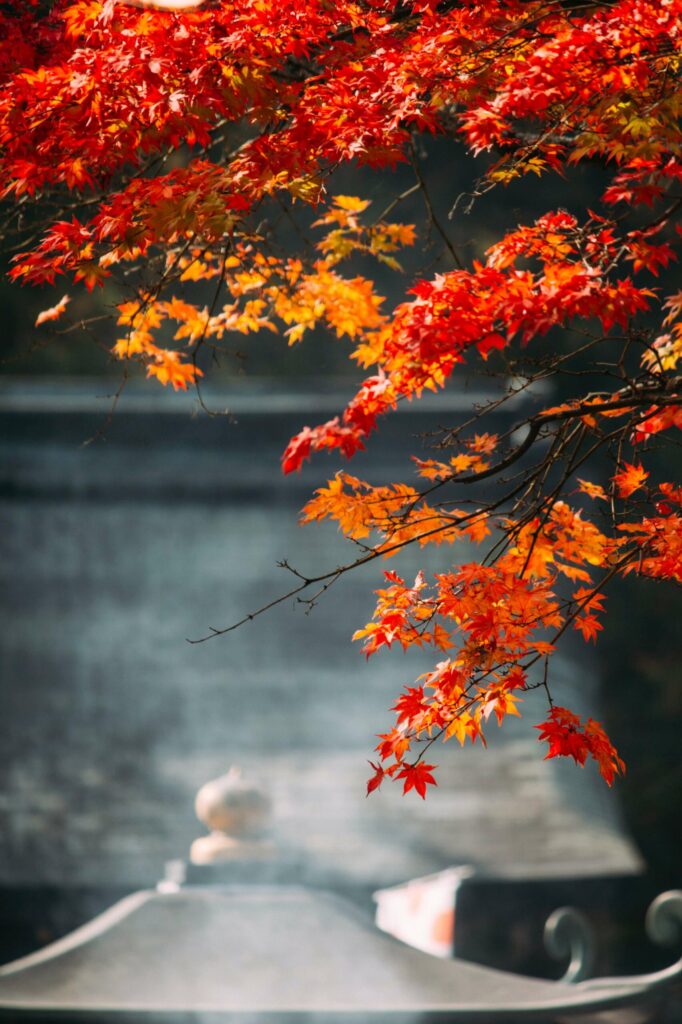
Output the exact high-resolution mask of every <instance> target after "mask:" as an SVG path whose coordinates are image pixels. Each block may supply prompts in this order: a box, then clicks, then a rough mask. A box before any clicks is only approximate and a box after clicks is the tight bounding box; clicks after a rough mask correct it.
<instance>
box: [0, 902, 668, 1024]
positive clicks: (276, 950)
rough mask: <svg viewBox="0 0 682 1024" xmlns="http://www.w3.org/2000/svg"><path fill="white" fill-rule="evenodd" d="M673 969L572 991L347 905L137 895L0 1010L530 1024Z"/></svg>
mask: <svg viewBox="0 0 682 1024" xmlns="http://www.w3.org/2000/svg"><path fill="white" fill-rule="evenodd" d="M675 977H679V969H678V967H675V968H670V969H668V970H667V971H662V972H659V973H658V974H655V975H643V976H641V977H638V978H609V979H599V980H596V981H591V982H583V983H581V984H578V985H568V984H564V983H562V982H551V981H540V980H537V979H534V978H527V977H520V976H517V975H513V974H507V973H504V972H501V971H496V970H492V969H490V968H486V967H480V966H477V965H474V964H470V963H466V962H464V961H457V960H453V961H446V960H441V959H437V958H435V957H431V956H428V955H427V954H425V953H421V952H419V951H418V950H415V949H413V948H410V947H408V946H405V945H403V944H402V943H400V942H398V941H396V940H395V939H392V938H391V937H389V936H387V935H385V934H383V933H382V932H380V931H379V930H378V929H376V928H375V927H374V926H373V924H372V923H371V921H370V920H369V918H365V917H364V915H363V914H362V913H361V912H360V911H359V910H358V909H356V908H355V907H354V906H353V905H352V904H349V903H348V902H346V901H345V900H343V899H341V898H339V897H337V896H334V895H331V894H328V893H324V892H321V891H315V890H311V889H304V888H297V887H282V886H224V887H203V888H202V887H188V888H179V889H178V890H177V891H176V892H158V891H156V892H155V891H142V892H138V893H135V894H133V895H132V896H129V897H127V898H125V899H123V900H121V901H120V902H119V903H117V904H116V905H114V906H113V907H112V908H111V909H109V910H108V911H106V912H105V913H104V914H102V915H100V916H99V917H97V918H95V919H94V920H93V921H91V922H90V923H89V924H87V925H85V926H84V927H82V928H79V929H78V930H76V931H75V932H73V933H72V934H71V935H69V936H67V937H66V938H64V939H61V940H59V941H57V942H54V943H52V944H51V945H50V946H47V947H46V948H45V949H43V950H41V951H40V952H38V953H34V954H32V955H31V956H28V957H25V958H23V959H22V960H18V961H16V962H14V963H12V964H9V965H7V966H5V967H3V968H0V1013H1V1014H2V1015H5V1016H7V1015H9V1016H11V1018H12V1019H13V1020H16V1019H19V1018H23V1017H25V1016H35V1015H39V1014H41V1013H45V1012H46V1011H50V1012H55V1011H56V1012H60V1011H61V1012H62V1013H69V1014H78V1015H79V1019H80V1016H81V1015H85V1017H86V1018H88V1017H90V1016H91V1017H92V1018H93V1019H97V1020H102V1019H104V1017H105V1016H109V1015H113V1016H119V1015H121V1016H124V1015H126V1014H138V1013H143V1014H158V1015H160V1016H161V1017H162V1018H163V1019H165V1018H166V1016H168V1017H169V1018H170V1017H172V1016H173V1015H175V1014H187V1013H190V1014H202V1013H207V1014H229V1015H231V1014H239V1015H244V1014H258V1016H259V1018H262V1017H263V1016H270V1015H275V1014H277V1015H281V1014H283V1013H297V1014H302V1015H304V1016H305V1015H312V1014H320V1013H322V1014H343V1015H349V1014H351V1015H352V1014H363V1015H366V1014H367V1013H370V1014H371V1013H378V1012H384V1013H392V1014H401V1013H419V1014H437V1015H441V1014H447V1015H448V1016H449V1017H450V1018H452V1019H467V1020H469V1019H482V1018H485V1019H486V1020H498V1019H499V1020H510V1019H521V1020H524V1021H525V1020H529V1019H533V1018H534V1017H542V1016H545V1017H546V1016H547V1015H548V1014H551V1013H553V1012H558V1011H561V1013H562V1015H563V1016H571V1015H577V1016H580V1015H581V1014H582V1013H588V1012H591V1011H594V1010H596V1009H599V1008H608V1007H617V1006H621V1005H624V1004H627V1003H633V1002H634V1003H637V1002H642V1001H645V1000H646V999H647V997H648V995H649V993H650V992H651V991H652V989H654V988H657V987H659V986H661V985H663V984H666V983H667V982H669V981H671V980H673V978H675Z"/></svg>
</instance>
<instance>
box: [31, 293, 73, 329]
mask: <svg viewBox="0 0 682 1024" xmlns="http://www.w3.org/2000/svg"><path fill="white" fill-rule="evenodd" d="M69 302H71V296H70V295H62V297H61V299H60V300H59V302H58V303H57V304H56V306H50V308H49V309H44V310H43V311H42V313H38V316H37V317H36V322H35V325H34V326H35V327H40V325H41V324H44V323H47V322H48V320H59V318H60V316H61V315H62V313H63V312H64V310H65V309H66V307H67V305H68V304H69Z"/></svg>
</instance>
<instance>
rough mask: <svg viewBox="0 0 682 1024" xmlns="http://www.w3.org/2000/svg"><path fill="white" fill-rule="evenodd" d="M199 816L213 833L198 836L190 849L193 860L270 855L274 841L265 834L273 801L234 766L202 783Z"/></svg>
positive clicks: (209, 861)
mask: <svg viewBox="0 0 682 1024" xmlns="http://www.w3.org/2000/svg"><path fill="white" fill-rule="evenodd" d="M194 809H195V811H196V815H197V818H198V819H199V821H201V822H203V824H204V825H206V827H207V828H208V829H210V834H209V835H207V836H201V837H200V838H199V839H195V841H194V842H193V843H192V846H191V849H190V860H191V861H192V863H193V864H215V863H218V862H220V861H225V860H236V859H249V858H253V857H264V856H269V855H270V853H271V852H272V846H271V844H270V843H269V842H268V841H267V840H265V839H264V838H263V836H264V832H265V829H266V826H267V823H268V820H269V817H270V801H269V800H268V798H267V796H266V795H265V793H263V792H262V790H260V789H258V787H257V786H255V785H253V783H250V782H247V781H246V780H244V779H243V778H242V773H241V769H240V768H238V767H236V766H233V767H232V768H230V770H229V772H227V774H226V775H221V776H220V777H219V778H217V779H213V780H212V781H211V782H207V783H206V784H205V785H204V786H202V787H201V789H200V790H199V792H198V793H197V795H196V800H195V803H194Z"/></svg>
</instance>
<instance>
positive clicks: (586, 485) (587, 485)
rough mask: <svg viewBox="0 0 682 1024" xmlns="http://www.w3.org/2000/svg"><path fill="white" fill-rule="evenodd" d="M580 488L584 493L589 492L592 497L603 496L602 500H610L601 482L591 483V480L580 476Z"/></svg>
mask: <svg viewBox="0 0 682 1024" xmlns="http://www.w3.org/2000/svg"><path fill="white" fill-rule="evenodd" d="M578 490H579V491H581V492H582V493H583V494H587V495H588V496H589V497H590V498H601V500H602V501H608V496H607V494H606V491H605V490H604V488H603V487H601V486H600V485H599V484H593V483H591V482H590V481H589V480H582V479H581V478H580V477H578Z"/></svg>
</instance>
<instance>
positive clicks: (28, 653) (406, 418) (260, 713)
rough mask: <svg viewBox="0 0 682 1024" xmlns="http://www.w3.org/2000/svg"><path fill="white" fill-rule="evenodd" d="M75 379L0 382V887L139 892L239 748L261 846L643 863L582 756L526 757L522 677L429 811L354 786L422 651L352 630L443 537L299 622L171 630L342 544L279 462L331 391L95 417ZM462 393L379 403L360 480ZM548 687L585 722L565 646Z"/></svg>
mask: <svg viewBox="0 0 682 1024" xmlns="http://www.w3.org/2000/svg"><path fill="white" fill-rule="evenodd" d="M92 387H93V386H92V385H89V384H87V383H86V384H83V385H81V386H80V387H74V386H69V387H68V388H66V387H65V388H64V389H62V391H59V389H57V390H56V391H55V389H54V388H53V386H50V389H49V390H48V392H47V398H42V399H41V396H40V393H38V392H36V387H35V385H34V386H33V389H31V388H29V389H26V388H22V387H21V386H15V387H14V388H11V387H9V386H7V385H5V386H4V388H3V390H2V392H0V426H1V427H2V431H1V434H0V436H1V437H2V443H1V448H0V514H1V515H2V520H3V529H2V531H1V532H0V564H2V566H3V570H2V572H3V576H4V586H3V588H2V598H1V600H2V604H1V606H0V607H1V611H2V616H3V625H4V632H5V642H4V644H3V647H2V653H1V655H0V675H1V679H2V691H1V694H0V718H1V720H2V723H3V727H2V730H3V739H2V745H1V748H0V780H1V785H0V830H1V834H2V840H1V841H0V885H4V886H13V885H20V884H24V885H56V886H65V885H66V886H68V885H93V886H101V885H110V886H118V885H124V886H130V887H131V888H135V887H139V886H142V885H149V884H152V883H153V882H155V881H156V879H158V877H159V876H160V875H161V874H162V872H163V864H164V862H165V861H167V860H170V859H173V858H177V857H183V856H186V854H187V851H188V848H189V845H190V843H191V841H192V839H194V838H195V836H197V835H198V834H200V832H201V827H200V826H199V825H198V823H197V822H196V821H195V819H194V816H193V810H192V803H193V798H194V793H195V792H196V790H197V789H198V787H199V786H200V785H201V784H202V783H203V782H205V781H206V780H207V779H210V778H213V777H215V776H216V775H219V774H221V773H222V772H224V771H226V770H227V768H229V766H230V765H231V764H233V763H238V764H240V765H241V766H242V768H243V769H244V772H245V773H246V774H247V775H249V776H252V777H253V778H254V779H255V780H256V781H258V782H260V783H261V784H262V785H263V786H264V788H265V789H266V790H268V791H269V792H270V793H271V795H272V797H273V805H274V822H273V836H274V838H275V840H276V841H277V842H279V843H280V844H282V845H283V846H284V847H285V848H286V849H288V850H298V851H299V852H300V853H301V854H303V855H305V856H306V857H309V858H310V859H313V860H316V861H319V862H320V863H324V864H325V865H326V866H327V867H328V868H329V870H330V871H331V872H339V873H340V874H342V875H343V876H344V877H346V878H347V879H348V880H349V881H350V882H357V883H359V884H363V885H365V886H369V885H389V884H391V883H394V882H399V881H402V880H404V879H406V878H409V877H412V876H415V875H421V874H426V873H428V872H431V871H435V870H438V869H440V868H443V867H446V866H447V865H449V864H452V863H471V864H473V865H474V866H475V867H477V868H478V869H479V870H480V871H482V872H490V873H501V874H514V873H517V874H519V875H520V876H522V877H525V876H528V874H529V873H530V875H531V876H532V877H536V876H543V875H544V876H547V875H552V874H566V873H568V874H574V875H576V874H577V875H580V874H606V873H619V872H628V871H633V870H636V869H637V868H638V866H639V859H638V855H637V852H636V851H635V850H634V848H633V847H632V845H631V843H630V842H629V840H628V839H627V838H625V837H624V836H623V833H622V831H621V826H620V819H619V814H618V809H617V806H616V802H615V797H614V794H613V793H611V792H609V791H608V790H607V789H606V787H605V786H604V785H603V784H602V783H601V782H600V781H598V780H597V779H596V777H595V773H594V772H593V771H592V770H591V769H586V770H585V771H581V770H579V769H576V768H575V767H574V766H573V765H572V764H565V763H556V762H552V763H550V762H545V761H543V760H542V758H541V754H542V750H541V748H540V747H539V746H538V743H537V740H536V734H535V733H534V731H533V729H532V728H531V725H532V724H533V723H534V722H537V721H538V720H540V719H541V718H542V717H544V706H543V703H542V700H541V699H540V698H539V697H537V695H529V697H528V700H527V701H526V704H525V706H524V719H523V720H522V721H521V722H515V721H514V722H511V723H509V726H505V728H504V729H502V730H500V732H499V734H498V732H497V729H496V727H493V728H492V729H491V731H490V747H489V749H488V751H487V752H483V751H481V750H480V749H473V750H472V749H467V750H465V751H460V750H459V748H455V747H454V745H449V746H448V747H446V748H441V749H438V751H437V752H436V756H435V758H434V760H435V761H436V762H437V763H439V765H440V772H439V787H438V789H437V790H435V791H434V792H432V793H431V794H430V795H429V798H428V800H427V801H426V802H425V803H422V801H421V800H419V799H417V798H415V797H414V794H412V795H410V796H409V797H408V798H405V799H403V798H402V797H401V796H400V793H399V790H398V788H397V787H393V789H390V788H389V787H384V790H382V791H381V792H380V793H378V794H375V795H374V796H373V797H372V798H371V799H370V800H365V797H364V780H365V778H366V775H367V771H368V769H367V764H366V761H367V758H368V757H370V756H372V755H371V751H372V747H373V745H374V743H375V742H376V741H375V739H374V734H375V733H377V732H380V731H384V730H385V729H386V728H387V727H389V726H390V723H391V719H392V716H391V714H390V713H389V711H388V710H387V709H388V708H389V706H390V704H391V703H392V702H393V701H394V699H395V696H396V695H397V693H398V692H399V690H400V688H401V687H402V685H403V684H405V683H411V682H412V681H413V680H414V678H415V677H416V675H418V674H419V673H420V672H422V671H425V670H426V669H427V668H428V667H429V664H430V661H429V659H430V654H429V653H428V652H425V653H424V654H423V655H421V656H419V655H414V656H413V655H410V656H404V655H402V654H401V653H399V652H392V653H390V654H388V655H378V656H377V657H375V658H373V659H371V660H370V661H369V662H366V661H365V659H364V658H363V657H362V655H361V654H360V651H359V649H358V646H357V645H352V644H351V643H350V636H351V634H352V632H353V630H354V629H356V628H357V627H358V625H361V624H364V622H365V621H367V619H368V618H369V617H370V615H371V612H372V608H373V600H372V594H371V591H372V588H373V587H374V586H377V585H380V584H381V571H382V569H383V568H388V567H389V566H393V567H395V568H397V569H399V570H401V571H403V572H404V573H405V575H409V574H410V573H414V572H415V571H416V569H417V568H418V567H419V566H422V567H424V568H425V569H426V570H427V571H428V570H429V569H430V568H433V567H435V566H437V565H440V566H442V564H443V558H447V557H449V554H448V552H446V551H444V549H442V548H441V549H439V551H438V552H431V551H429V550H428V549H427V550H425V551H423V552H409V553H408V554H407V555H406V557H405V558H403V559H402V561H397V562H393V561H391V562H390V563H384V564H383V565H376V564H375V565H372V566H369V567H366V568H364V569H363V570H362V571H361V572H358V573H357V574H354V575H352V576H350V577H347V578H346V579H344V580H343V581H341V582H339V583H338V584H337V585H336V587H335V588H333V589H332V590H331V591H330V592H329V593H328V594H326V595H325V596H324V598H323V599H322V600H321V601H320V603H319V605H318V606H317V607H316V608H315V609H314V611H313V612H312V614H310V615H305V614H304V613H303V609H302V608H301V607H300V606H296V605H295V604H294V603H291V602H290V603H287V604H285V605H283V606H281V607H280V608H278V609H275V610H274V611H273V612H272V613H270V614H269V615H268V616H267V617H264V618H263V619H261V620H260V622H259V624H258V625H254V624H249V625H248V626H245V627H243V628H242V629H240V630H238V631H236V632H235V633H232V634H231V635H230V636H229V637H223V638H220V639H216V640H212V641H210V642H209V643H207V644H204V645H200V646H190V645H189V644H187V643H186V641H185V638H186V637H188V636H189V637H196V636H199V635H201V634H203V633H205V632H206V629H207V627H208V626H209V625H215V626H222V625H225V624H227V623H229V622H231V621H233V620H234V619H236V618H239V617H240V616H242V615H243V614H244V613H245V612H249V611H252V610H253V609H255V608H257V607H259V606H260V605H261V604H263V603H264V602H265V601H266V600H268V599H269V598H271V597H272V596H274V595H276V594H278V593H279V592H280V591H281V590H282V589H283V588H285V587H286V586H287V585H288V583H289V578H288V576H287V574H286V573H285V572H284V571H283V570H282V569H278V568H277V566H276V563H277V561H278V560H280V559H283V558H288V559H289V560H290V562H291V563H292V564H293V565H295V566H297V567H299V568H301V569H302V570H304V571H308V570H315V569H319V568H320V567H322V566H326V567H334V566H335V565H337V564H338V563H339V562H340V561H345V560H347V559H348V557H349V556H352V554H353V549H349V548H348V546H346V545H343V544H342V543H341V542H340V540H339V537H338V535H337V533H336V531H335V530H334V529H333V528H329V527H314V526H310V527H306V528H305V529H301V528H299V527H298V526H297V524H296V513H297V509H298V508H300V506H301V505H302V504H303V502H304V501H305V500H306V497H307V496H309V495H310V493H311V490H312V489H313V488H314V487H315V486H319V484H320V483H321V482H323V481H324V480H325V479H326V478H327V476H329V475H330V474H331V473H332V472H333V471H334V470H335V468H336V466H337V463H336V462H334V461H332V460H331V459H321V460H320V459H318V460H317V462H316V463H315V465H314V466H312V467H308V468H306V469H305V471H304V473H303V474H302V476H301V477H296V478H293V479H292V478H288V479H283V478H281V476H280V475H279V471H278V460H279V456H280V454H281V451H282V449H283V446H284V444H285V443H286V441H287V439H288V438H289V436H290V435H291V434H292V433H294V432H295V431H296V430H297V429H299V428H300V426H301V425H302V424H303V423H304V422H308V423H312V422H317V420H318V418H322V417H326V416H328V415H329V414H330V411H331V409H330V408H328V405H330V404H331V401H332V400H328V399H326V398H324V396H323V395H322V392H320V394H319V395H318V398H319V402H318V406H319V408H317V409H316V407H315V402H316V401H317V399H316V398H315V394H313V396H312V397H311V396H310V395H309V396H308V398H307V399H306V400H305V401H304V399H303V397H301V396H298V398H297V399H296V401H297V402H299V403H300V404H301V408H302V409H304V410H305V411H304V412H302V413H300V414H299V413H297V412H295V411H292V409H291V407H290V406H289V407H286V402H285V401H284V398H283V397H282V395H281V394H280V393H277V394H274V393H273V394H272V395H271V396H270V397H269V394H268V392H265V393H264V394H260V395H258V394H256V393H254V394H252V396H251V401H250V404H248V403H247V405H246V406H245V411H244V412H243V413H240V415H239V417H238V422H237V423H236V424H233V423H231V422H230V421H229V420H227V419H224V418H221V419H209V418H207V417H205V416H204V417H201V416H199V417H197V416H195V417H191V416H190V415H189V412H190V411H191V400H189V399H182V400H178V399H174V398H173V397H172V396H168V397H169V398H170V399H171V403H172V407H173V412H167V413H166V414H164V415H162V416H160V415H158V413H157V403H158V401H159V399H158V395H157V396H156V397H154V398H153V400H152V402H151V404H147V403H146V398H145V396H146V392H140V393H134V394H132V395H131V396H130V400H129V401H128V398H127V397H126V396H124V398H123V399H122V401H121V403H120V406H119V408H118V410H117V412H116V415H115V416H114V419H113V421H112V422H111V423H110V424H109V425H106V423H105V413H104V410H105V409H106V408H107V401H106V399H104V400H102V401H101V404H102V407H103V411H102V413H101V414H97V413H96V412H94V411H93V408H92V405H93V400H92V393H93V391H92ZM97 389H98V390H99V393H100V394H101V393H102V392H104V391H105V390H106V389H105V388H104V386H103V385H102V384H99V385H97ZM95 393H97V390H95ZM60 395H61V397H62V399H63V401H61V403H60V400H59V398H60ZM79 396H80V399H79ZM320 396H322V397H320ZM182 401H185V402H186V404H185V406H184V407H182V405H181V403H182ZM215 401H216V403H217V404H218V405H226V404H230V401H231V398H230V396H223V397H222V398H221V397H217V398H216V400H215ZM287 401H289V402H290V403H291V398H289V399H288V400H287ZM333 401H334V402H335V401H336V399H335V398H334V399H333ZM127 402H128V404H126V403H127ZM179 402H180V404H179ZM173 403H174V404H173ZM306 403H307V404H306ZM457 404H458V401H456V400H452V401H451V402H450V407H449V409H448V408H447V403H446V408H445V410H444V411H440V412H438V413H433V412H428V411H427V412H425V413H423V414H422V413H417V412H416V411H412V412H411V413H410V414H409V415H399V416H395V417H393V418H392V419H390V420H389V421H387V422H386V424H385V425H384V428H383V429H382V431H381V432H380V433H379V434H378V435H377V436H376V438H375V439H374V440H373V442H372V443H371V446H370V451H369V453H368V454H367V455H366V456H362V457H361V458H360V461H359V463H358V464H357V466H353V472H355V473H357V474H358V475H362V474H363V473H365V474H366V475H367V476H368V477H370V478H371V479H373V480H378V479H383V480H390V479H402V478H404V477H405V474H406V472H409V469H406V464H407V455H408V453H409V452H410V451H414V450H415V449H416V450H419V442H418V441H416V442H415V439H414V435H415V434H418V433H420V432H422V431H425V430H428V429H433V428H434V426H436V425H437V424H438V423H439V422H442V421H443V418H445V419H446V420H447V419H448V418H450V419H451V418H452V416H453V415H455V414H456V407H457ZM283 409H284V411H283ZM318 413H320V414H321V415H320V416H318ZM102 427H104V428H105V431H104V439H100V440H98V441H96V442H93V443H92V444H90V445H88V446H85V447H84V446H83V442H84V441H86V440H88V439H89V438H91V437H92V436H93V435H95V434H96V433H97V431H98V429H100V428H102ZM469 556H470V551H467V550H466V549H464V550H462V549H461V548H459V549H457V550H453V552H452V557H453V558H457V559H462V558H466V557H469ZM555 690H556V695H557V697H560V698H561V702H562V703H566V704H567V705H569V706H571V707H575V708H576V709H578V710H580V709H581V708H589V710H590V712H591V713H593V714H594V711H595V700H596V696H595V691H596V680H595V678H594V676H593V673H592V672H591V669H590V666H589V663H586V662H585V661H584V660H583V661H578V660H577V656H575V655H574V653H573V649H571V648H569V649H568V654H567V655H566V656H564V657H563V658H562V659H560V660H558V662H557V666H556V669H555Z"/></svg>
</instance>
